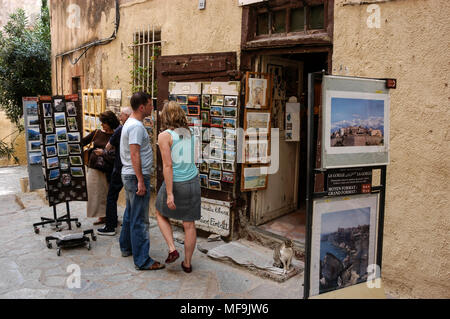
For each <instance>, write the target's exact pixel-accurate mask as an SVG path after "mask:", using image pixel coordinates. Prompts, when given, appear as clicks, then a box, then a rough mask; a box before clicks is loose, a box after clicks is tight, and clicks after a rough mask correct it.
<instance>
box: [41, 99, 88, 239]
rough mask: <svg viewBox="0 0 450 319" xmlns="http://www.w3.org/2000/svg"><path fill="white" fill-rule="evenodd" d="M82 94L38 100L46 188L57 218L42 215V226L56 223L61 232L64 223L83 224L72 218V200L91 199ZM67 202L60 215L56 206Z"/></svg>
mask: <svg viewBox="0 0 450 319" xmlns="http://www.w3.org/2000/svg"><path fill="white" fill-rule="evenodd" d="M80 110H81V108H80V101H79V99H78V95H76V94H75V95H68V96H54V97H50V96H41V97H40V98H39V102H38V116H39V125H40V132H41V140H40V141H41V153H42V172H43V175H44V179H45V190H46V195H47V200H48V203H49V205H50V207H53V218H46V217H41V222H40V223H36V224H34V225H33V226H34V231H35V233H36V234H38V233H39V228H38V226H42V227H44V226H45V225H47V224H54V225H55V226H56V229H57V231H60V228H59V226H60V225H61V224H62V223H67V225H68V226H69V230H72V226H71V222H75V223H76V226H77V227H78V228H79V227H81V223H80V222H78V219H77V218H71V217H70V207H69V202H70V201H87V187H86V173H85V167H84V163H83V157H82V156H81V153H82V147H81V138H82V136H81V130H82V122H81V112H80ZM62 203H66V215H64V216H62V217H57V213H56V206H57V205H58V204H62Z"/></svg>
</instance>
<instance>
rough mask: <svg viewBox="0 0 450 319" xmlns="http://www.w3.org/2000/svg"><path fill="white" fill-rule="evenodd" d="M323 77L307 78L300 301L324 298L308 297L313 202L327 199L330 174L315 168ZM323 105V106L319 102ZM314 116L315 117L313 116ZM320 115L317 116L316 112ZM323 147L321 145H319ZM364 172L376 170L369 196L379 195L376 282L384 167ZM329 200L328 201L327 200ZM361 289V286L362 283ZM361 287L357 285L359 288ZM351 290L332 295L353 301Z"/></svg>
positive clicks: (380, 254) (310, 75)
mask: <svg viewBox="0 0 450 319" xmlns="http://www.w3.org/2000/svg"><path fill="white" fill-rule="evenodd" d="M324 75H325V74H324V73H322V72H316V73H310V74H309V75H308V94H309V96H308V115H307V116H308V117H307V124H308V126H307V127H308V129H307V130H308V139H307V184H306V243H305V277H304V278H305V279H304V280H305V281H304V293H303V298H304V299H308V298H313V297H314V298H320V296H323V298H327V297H326V296H327V294H326V293H325V294H320V295H317V296H311V293H310V292H311V272H312V267H311V265H312V258H311V256H312V233H313V213H314V212H313V208H314V202H315V201H316V200H318V199H325V198H328V197H329V195H330V194H329V192H328V190H329V185H328V180H329V173H330V172H331V171H332V170H330V169H326V168H317V166H321V165H317V163H318V160H320V158H318V157H320V152H318V150H317V145H318V143H320V140H321V138H320V135H319V129H318V128H319V123H320V117H319V115H316V114H317V112H315V110H314V107H315V106H316V102H317V101H315V93H316V92H315V87H316V85H317V84H320V83H321V82H322V80H323V76H324ZM323 103H324V102H323ZM315 113H316V114H315ZM319 114H320V112H319ZM321 147H323V145H321ZM366 168H367V169H372V170H379V171H380V183H379V185H377V186H372V187H371V189H370V192H369V194H378V195H379V210H378V220H377V225H376V226H377V228H376V233H377V239H376V253H375V255H376V256H375V264H376V265H377V266H378V269H379V271H380V272H379V273H377V278H380V277H381V266H382V255H383V251H382V249H383V230H384V211H385V197H386V169H387V166H386V165H377V166H369V167H366ZM319 175H322V176H323V191H320V192H319V191H318V190H317V187H316V186H317V185H316V184H318V183H317V181H320V180H321V179H320V178H318V177H319ZM330 198H331V197H330ZM362 285H365V283H363V284H362ZM359 286H361V284H360V285H359ZM352 287H355V286H350V287H348V288H343V289H339V290H336V291H339V292H340V295H341V297H342V296H343V298H352V296H353V298H354V295H352V294H351V293H350V294H346V292H347V291H348V292H350V291H352V289H351V288H352Z"/></svg>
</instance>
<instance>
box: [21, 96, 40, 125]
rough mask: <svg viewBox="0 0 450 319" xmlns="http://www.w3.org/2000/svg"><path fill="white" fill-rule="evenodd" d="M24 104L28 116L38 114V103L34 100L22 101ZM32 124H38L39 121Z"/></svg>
mask: <svg viewBox="0 0 450 319" xmlns="http://www.w3.org/2000/svg"><path fill="white" fill-rule="evenodd" d="M24 105H25V110H26V114H27V116H28V117H30V116H36V117H37V116H38V105H37V102H36V101H24ZM33 125H39V123H38V124H33Z"/></svg>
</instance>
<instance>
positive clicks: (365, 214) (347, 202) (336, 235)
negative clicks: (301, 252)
mask: <svg viewBox="0 0 450 319" xmlns="http://www.w3.org/2000/svg"><path fill="white" fill-rule="evenodd" d="M377 213H378V195H377V194H375V195H372V194H371V195H367V196H366V195H363V196H352V197H341V198H336V199H328V200H322V201H317V202H315V203H314V216H313V237H312V240H313V242H312V252H313V254H312V257H311V258H312V259H311V260H312V264H311V274H312V277H311V289H312V292H311V295H317V294H323V293H326V292H329V291H333V290H337V289H341V288H345V287H349V286H353V285H356V284H359V283H362V282H366V281H367V278H368V273H367V267H368V266H369V265H371V264H374V263H376V260H375V256H376V229H377V227H376V226H377Z"/></svg>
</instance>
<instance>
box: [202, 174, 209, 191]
mask: <svg viewBox="0 0 450 319" xmlns="http://www.w3.org/2000/svg"><path fill="white" fill-rule="evenodd" d="M208 182H209V181H208V175H204V174H200V187H203V188H208Z"/></svg>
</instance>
